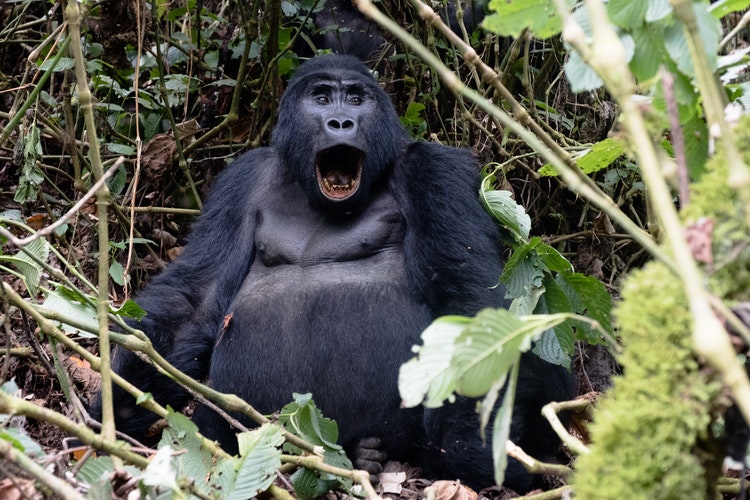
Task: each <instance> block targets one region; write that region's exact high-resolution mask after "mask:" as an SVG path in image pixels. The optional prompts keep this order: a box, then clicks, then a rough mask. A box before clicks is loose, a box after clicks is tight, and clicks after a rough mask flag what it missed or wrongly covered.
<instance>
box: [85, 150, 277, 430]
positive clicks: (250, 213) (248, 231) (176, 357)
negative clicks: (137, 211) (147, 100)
mask: <svg viewBox="0 0 750 500" xmlns="http://www.w3.org/2000/svg"><path fill="white" fill-rule="evenodd" d="M268 156H269V154H268V150H264V149H260V150H256V151H254V152H251V153H249V154H247V155H244V156H242V157H241V158H240V159H238V160H237V161H236V162H235V164H233V165H232V166H231V167H230V168H228V169H226V170H225V172H224V173H223V174H222V175H221V176H220V178H219V180H218V181H217V183H216V186H215V187H214V188H213V189H212V190H211V193H210V194H209V196H208V199H207V201H206V203H205V206H204V211H203V214H202V215H201V216H200V218H199V219H198V221H197V222H196V223H195V225H194V227H193V230H192V233H191V235H190V236H189V238H188V243H187V245H186V246H185V250H184V251H183V253H182V254H181V255H180V257H179V258H178V259H177V260H176V261H175V262H174V263H172V264H170V265H169V266H168V267H167V269H166V270H165V271H164V272H163V273H162V274H160V275H158V276H156V277H155V278H154V279H153V281H152V282H151V283H150V284H149V285H148V286H147V287H146V289H145V290H144V291H143V293H141V294H140V295H139V296H138V297H137V298H136V302H138V304H139V305H140V306H141V307H142V308H143V309H144V310H145V311H146V316H145V317H144V318H143V319H141V320H140V321H138V322H135V321H131V322H130V324H131V326H133V327H134V328H138V329H140V330H143V331H144V332H145V333H146V335H147V336H148V337H149V338H150V339H151V342H152V343H153V345H154V347H155V349H156V350H157V351H158V352H159V353H160V354H161V355H162V356H164V357H165V358H166V359H167V360H168V361H169V362H170V363H172V364H173V365H174V366H175V367H176V368H178V369H179V370H181V371H183V372H185V373H186V374H188V375H189V376H191V377H193V378H196V379H198V380H202V379H205V378H206V376H207V375H208V368H209V364H210V359H211V352H212V350H213V346H214V343H215V341H216V338H217V336H218V335H219V333H220V331H221V325H222V321H223V319H224V318H223V316H224V314H225V311H226V309H227V307H228V305H229V303H230V302H231V300H232V299H233V297H234V295H235V294H236V293H237V290H238V289H239V287H240V285H241V284H242V282H243V280H244V278H245V276H246V275H247V273H248V270H249V268H250V264H251V263H252V261H253V257H254V234H255V224H256V221H255V209H254V208H253V207H254V206H256V205H257V203H256V202H255V200H254V196H253V187H252V186H253V185H255V182H254V178H256V177H257V173H258V172H260V171H261V167H262V166H264V165H265V164H267V162H268V161H269V159H268V158H267V157H268ZM270 161H275V160H270ZM112 366H113V369H114V370H115V371H116V372H117V373H118V374H120V375H122V376H123V377H124V378H126V379H127V380H129V381H130V382H132V383H133V384H135V385H136V386H137V387H138V388H140V389H141V390H143V391H144V392H150V393H151V394H152V395H153V397H154V399H155V400H156V401H158V402H159V403H160V404H162V405H170V406H172V407H173V408H175V409H179V408H181V407H182V406H184V405H185V403H186V402H187V401H188V399H189V395H188V393H187V392H186V391H185V390H184V389H182V388H181V387H179V386H178V385H177V384H176V383H174V382H172V381H170V380H169V379H167V378H166V377H162V376H161V375H159V374H158V373H157V372H156V371H155V370H154V369H153V368H152V367H150V366H147V365H146V364H145V363H144V362H142V361H140V360H139V359H138V358H137V357H136V356H135V355H134V354H133V353H131V352H129V351H127V350H125V349H123V348H118V349H117V350H116V352H115V356H114V360H113V363H112ZM114 391H115V392H114V400H115V402H116V410H115V417H116V422H117V428H118V429H119V430H121V431H123V432H125V433H127V434H130V435H132V436H133V437H136V438H142V437H143V436H144V435H145V432H146V431H147V429H148V427H149V425H150V424H151V423H153V421H154V420H155V417H154V415H153V414H151V413H150V412H148V411H147V410H145V409H142V408H140V407H137V406H136V405H135V400H134V399H133V398H132V397H131V396H130V395H128V394H127V393H126V392H125V391H124V390H123V389H121V388H119V387H115V388H114ZM99 412H100V402H99V401H98V400H97V401H96V402H95V403H94V405H93V408H92V416H94V417H95V418H98V417H99V416H100V414H99Z"/></svg>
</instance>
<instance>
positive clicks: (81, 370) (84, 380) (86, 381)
mask: <svg viewBox="0 0 750 500" xmlns="http://www.w3.org/2000/svg"><path fill="white" fill-rule="evenodd" d="M63 366H64V367H65V369H66V370H68V373H69V374H70V378H72V379H73V382H75V383H77V384H80V385H81V386H82V387H83V388H84V390H85V391H86V392H91V393H93V392H95V391H96V390H97V389H98V388H99V385H100V384H101V375H99V373H98V372H96V371H95V370H94V369H93V368H91V365H90V364H89V362H88V361H86V360H83V359H81V358H79V357H78V356H69V357H67V358H64V359H63Z"/></svg>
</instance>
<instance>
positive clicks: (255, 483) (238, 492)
mask: <svg viewBox="0 0 750 500" xmlns="http://www.w3.org/2000/svg"><path fill="white" fill-rule="evenodd" d="M237 438H238V440H239V445H240V455H241V457H242V458H241V459H240V460H239V463H238V470H237V479H236V480H235V483H234V485H233V487H232V490H231V491H229V492H226V497H225V498H226V499H227V500H244V499H246V498H251V497H254V496H255V495H257V494H258V493H260V492H261V491H265V490H267V489H268V487H269V486H271V484H272V483H273V482H274V480H275V479H276V470H277V469H278V468H279V467H281V445H282V444H283V443H284V434H283V433H282V429H281V427H280V426H279V425H277V424H270V423H269V424H263V425H262V426H260V427H259V428H258V429H255V430H253V431H250V432H242V433H240V434H238V435H237Z"/></svg>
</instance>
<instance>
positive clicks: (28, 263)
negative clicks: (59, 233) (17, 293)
mask: <svg viewBox="0 0 750 500" xmlns="http://www.w3.org/2000/svg"><path fill="white" fill-rule="evenodd" d="M49 251H50V247H49V243H48V242H47V240H46V239H44V238H37V239H35V240H33V241H32V242H31V243H29V244H28V245H26V246H25V247H23V249H22V250H20V251H19V252H18V253H17V254H15V255H13V256H10V255H7V256H5V255H3V256H0V260H1V261H6V262H10V263H12V264H13V265H14V266H15V267H16V268H17V269H18V270H19V271H20V273H21V275H22V277H23V282H24V284H25V285H26V288H27V289H28V291H29V295H31V296H32V297H33V296H35V295H36V293H37V291H38V290H39V283H40V281H41V279H42V271H43V269H42V266H41V265H40V264H37V262H36V260H34V259H33V258H32V257H31V256H32V255H33V256H34V257H36V258H37V259H39V260H40V261H42V262H47V257H49Z"/></svg>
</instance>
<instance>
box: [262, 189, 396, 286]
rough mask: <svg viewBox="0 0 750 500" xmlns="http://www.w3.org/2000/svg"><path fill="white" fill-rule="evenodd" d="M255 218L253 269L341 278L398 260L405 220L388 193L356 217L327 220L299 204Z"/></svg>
mask: <svg viewBox="0 0 750 500" xmlns="http://www.w3.org/2000/svg"><path fill="white" fill-rule="evenodd" d="M259 219H260V220H259V221H258V227H257V230H256V234H255V250H256V253H255V262H254V264H253V268H254V269H255V271H259V270H262V269H267V270H269V271H272V272H273V273H275V274H277V273H283V272H301V273H304V274H317V272H318V271H316V270H319V272H320V273H325V274H328V275H329V276H330V277H332V278H337V279H341V278H346V277H347V276H348V275H347V272H349V271H352V270H354V271H359V272H363V271H366V270H367V268H371V267H372V268H374V267H375V266H378V265H379V264H382V263H384V262H383V260H393V259H399V260H402V259H403V253H402V252H403V250H402V247H403V241H404V235H405V229H406V228H405V222H404V218H403V216H402V215H401V212H400V211H399V209H398V206H397V205H396V203H395V200H393V198H392V197H391V196H390V195H387V194H382V195H380V196H378V197H377V198H375V199H374V200H373V201H372V203H371V204H370V205H369V206H368V207H367V208H366V209H365V210H364V211H362V212H361V213H358V214H355V215H341V216H337V217H331V216H328V215H326V214H322V213H320V212H316V211H313V210H311V209H310V208H309V207H308V206H307V205H306V204H299V205H289V206H286V207H276V209H274V210H264V211H262V212H261V214H260V217H259ZM399 267H401V266H399ZM276 277H277V278H278V277H279V276H278V275H277V276H276Z"/></svg>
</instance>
